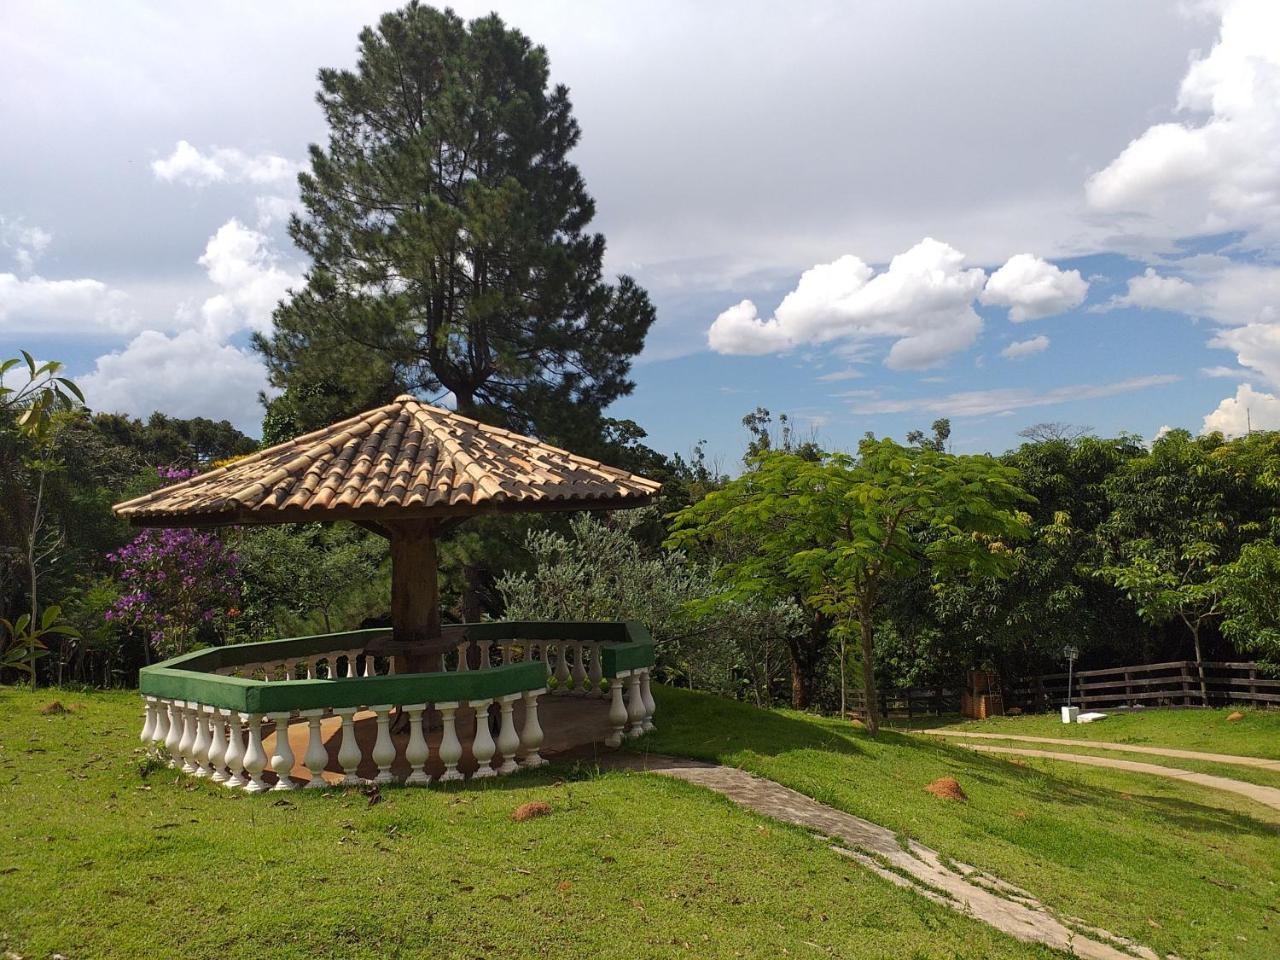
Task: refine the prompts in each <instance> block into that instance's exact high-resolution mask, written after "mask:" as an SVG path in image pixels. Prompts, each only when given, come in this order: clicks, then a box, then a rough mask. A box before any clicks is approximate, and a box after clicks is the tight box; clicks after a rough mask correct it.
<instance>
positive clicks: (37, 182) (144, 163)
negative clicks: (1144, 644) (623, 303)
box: [0, 0, 1280, 468]
mask: <svg viewBox="0 0 1280 960" xmlns="http://www.w3.org/2000/svg"><path fill="white" fill-rule="evenodd" d="M491 6H496V7H497V9H498V11H499V12H500V13H501V14H503V16H504V17H506V18H507V19H508V21H509V22H511V23H513V24H514V25H516V26H518V27H520V28H521V29H523V30H525V31H526V32H527V33H529V34H530V36H531V37H533V38H534V39H535V40H536V41H537V42H540V43H542V44H544V45H546V47H547V49H548V52H549V54H550V56H551V62H552V71H553V76H554V78H555V79H556V80H557V81H561V82H565V83H567V84H568V85H569V86H570V89H571V92H572V96H573V100H574V103H575V109H576V114H577V116H578V119H579V121H580V123H581V125H582V128H583V134H584V135H583V140H582V143H581V145H580V147H579V148H578V150H577V151H576V155H575V159H576V160H577V162H578V164H579V166H580V167H581V169H582V171H583V174H584V176H585V178H586V181H587V184H588V187H589V188H590V190H591V191H592V193H593V195H594V196H595V198H596V200H597V207H598V211H599V213H598V216H597V220H596V223H595V225H594V226H595V227H596V228H597V229H599V230H601V231H603V232H604V233H605V235H606V236H607V237H608V240H609V257H608V262H607V267H608V269H609V270H610V271H611V272H613V273H622V272H625V273H630V274H632V275H634V276H635V277H636V278H637V280H639V281H640V282H641V283H642V284H643V285H644V286H645V287H646V288H647V289H648V290H649V291H650V293H651V295H652V297H653V299H654V301H655V303H656V305H657V308H658V316H659V319H658V322H657V324H656V325H655V327H654V330H653V331H652V334H651V336H650V339H649V342H648V345H647V346H646V350H645V353H644V354H643V356H642V357H641V358H640V359H639V361H638V362H637V364H636V367H635V370H634V379H635V381H636V390H635V393H634V395H633V396H631V397H628V398H626V399H625V400H623V401H620V402H619V403H618V404H616V406H615V408H614V409H613V410H612V411H611V412H612V413H614V414H615V415H617V416H625V417H630V418H632V419H634V420H636V421H637V422H638V423H640V424H641V425H642V426H643V427H644V428H645V429H646V430H647V431H648V432H649V435H650V439H651V442H652V444H653V445H654V446H655V447H656V448H658V449H660V450H662V451H664V452H668V453H672V452H681V453H687V452H688V451H689V449H690V448H691V447H692V445H693V444H694V443H696V442H698V441H700V440H705V441H707V446H708V450H709V452H710V454H711V456H712V457H713V458H714V459H716V460H717V461H719V462H720V463H721V464H722V465H723V466H725V467H726V468H732V467H733V466H734V464H735V463H736V459H737V457H738V455H739V453H740V451H741V448H742V445H743V442H744V439H745V431H744V430H743V428H742V427H741V423H740V421H741V418H742V416H743V414H744V413H746V412H747V411H749V410H752V409H754V408H755V407H757V406H764V407H768V408H769V409H770V410H772V411H774V413H775V414H776V413H782V412H786V413H788V414H789V415H791V416H792V417H793V418H794V419H795V420H796V422H797V424H798V425H799V426H800V428H801V429H802V431H806V432H807V431H813V432H815V433H816V435H817V437H818V438H819V439H820V440H821V441H822V442H823V443H824V444H826V445H827V446H830V447H849V446H852V445H853V444H855V443H856V441H857V439H858V438H859V437H861V436H862V434H863V433H865V432H866V431H873V432H875V433H876V434H878V435H891V436H898V437H901V436H902V435H903V434H904V433H905V432H906V431H908V430H910V429H912V428H916V427H927V426H928V424H929V423H930V422H931V421H932V420H934V419H935V418H937V417H939V416H949V417H950V418H951V419H952V422H953V434H952V437H953V445H954V449H956V450H957V451H965V452H967V451H983V450H991V451H999V450H1002V449H1005V448H1007V447H1009V446H1011V445H1013V444H1015V443H1016V442H1017V441H1018V437H1017V434H1018V431H1019V430H1021V429H1023V428H1024V427H1026V426H1028V425H1030V424H1034V423H1037V422H1042V421H1061V422H1066V423H1070V424H1075V425H1081V426H1089V427H1092V428H1093V429H1094V430H1095V431H1097V432H1099V433H1104V434H1113V433H1117V432H1119V431H1130V432H1133V433H1138V434H1141V435H1143V436H1144V437H1148V438H1149V437H1151V436H1153V435H1154V434H1155V433H1156V431H1158V430H1159V429H1161V428H1163V427H1166V426H1183V427H1188V428H1190V429H1192V430H1194V431H1199V430H1203V429H1223V430H1226V431H1227V432H1232V433H1238V432H1240V431H1242V430H1243V429H1245V425H1246V423H1249V424H1252V426H1253V427H1255V428H1257V427H1280V399H1277V395H1278V391H1280V235H1278V231H1280V227H1277V224H1280V216H1278V214H1280V5H1277V4H1274V3H1269V2H1266V0H1222V2H1186V3H1172V2H1164V0H1131V2H1127V3H1125V4H1115V3H1113V2H1110V0H1072V2H1067V0H1061V2H1051V3H1040V4H1027V3H1021V2H1017V0H973V2H971V3H967V4H954V3H949V2H947V0H902V2H900V3H894V4H868V5H862V6H850V5H847V4H841V3H835V2H830V3H828V2H823V0H813V2H811V3H808V4H804V5H799V6H796V7H790V6H789V7H787V8H785V9H784V8H783V7H782V6H781V5H775V4H767V3H734V4H730V3H727V2H725V3H706V4H698V5H689V4H681V3H675V2H671V3H663V2H655V3H649V4H634V3H633V4H624V3H601V4H592V5H590V6H586V7H577V8H569V7H566V6H564V5H561V4H554V3H545V4H544V3H533V2H525V3H520V4H510V3H497V4H485V3H478V4H472V3H462V4H459V9H460V12H461V13H463V14H464V15H466V16H474V15H478V14H481V13H485V12H487V11H488V10H489V9H490V7H491ZM385 8H386V7H385V6H379V5H377V4H368V3H359V4H339V3H336V2H335V3H328V4H324V3H321V4H315V3H311V4H302V3H280V4H272V5H269V6H263V5H255V4H249V3H227V4H219V5H208V6H205V7H201V8H199V10H192V9H185V10H181V11H178V10H171V9H170V8H168V7H166V6H161V5H154V4H145V3H123V4H120V5H112V6H111V7H110V9H107V8H106V7H105V5H104V6H97V5H94V6H82V5H72V4H66V5H60V4H48V3H34V2H32V3H26V2H23V0H18V2H16V3H13V4H11V5H10V6H9V7H8V8H7V11H6V17H5V18H4V22H3V23H0V123H2V124H3V129H4V130H5V132H6V136H4V137H0V354H4V355H10V354H12V353H15V352H16V350H17V349H18V348H19V347H23V348H26V349H29V350H31V351H32V352H34V353H36V354H37V355H39V356H41V357H56V358H60V359H63V360H65V361H67V363H68V365H69V367H70V369H71V371H72V373H73V374H75V375H76V376H77V377H78V378H79V379H80V380H81V381H82V383H83V384H84V385H85V387H86V389H87V390H88V392H89V401H90V405H91V406H94V407H95V408H98V409H118V410H122V411H125V412H128V413H132V414H135V415H142V416H145V415H146V414H147V413H149V412H150V411H151V410H153V409H157V408H158V409H163V410H165V411H166V412H169V413H173V414H175V415H180V416H194V415H204V416H211V417H218V418H221V417H227V418H230V419H232V420H233V421H234V422H236V423H237V424H238V425H240V426H242V427H243V428H245V429H248V430H250V431H251V432H253V431H254V430H255V428H256V424H257V421H258V419H259V417H260V411H259V409H258V407H257V403H256V399H255V398H256V394H257V391H258V390H259V389H260V388H261V386H262V385H263V376H262V369H261V366H260V364H259V363H258V361H257V358H256V357H255V356H254V355H253V354H252V352H251V351H250V350H248V349H247V345H248V338H249V335H250V332H251V331H253V330H268V329H269V327H270V313H271V308H272V306H273V305H274V304H275V302H276V301H277V300H278V299H279V298H280V297H281V296H282V295H284V294H285V292H286V290H287V289H288V288H289V287H290V286H291V285H295V284H296V283H297V282H298V278H299V277H300V276H301V274H302V272H303V270H304V269H305V263H304V262H303V261H302V260H301V259H300V256H299V254H298V252H297V251H296V250H293V249H292V248H291V246H290V244H289V241H288V239H287V236H286V235H285V233H284V230H283V223H284V220H285V218H286V216H287V214H288V212H289V211H290V209H292V207H293V205H294V204H295V203H296V188H295V187H294V185H293V183H294V177H295V176H296V172H297V170H298V167H299V164H300V162H301V160H302V159H303V157H304V156H305V151H306V146H307V144H308V143H309V142H313V141H317V140H321V139H323V137H324V127H323V123H322V122H321V119H320V117H319V113H318V110H317V109H316V107H315V105H314V102H313V95H314V88H315V80H314V77H315V72H316V70H317V69H318V68H319V67H320V66H337V65H349V64H351V63H352V62H353V59H354V46H355V37H356V33H357V32H358V30H359V28H360V26H361V25H363V24H366V23H369V22H372V21H374V20H375V19H376V17H377V15H378V13H379V12H380V11H381V10H382V9H385ZM104 37H109V38H110V40H111V42H110V43H103V42H102V41H103V38H104Z"/></svg>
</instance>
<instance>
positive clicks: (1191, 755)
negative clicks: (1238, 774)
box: [920, 730, 1280, 772]
mask: <svg viewBox="0 0 1280 960" xmlns="http://www.w3.org/2000/svg"><path fill="white" fill-rule="evenodd" d="M920 732H921V733H923V734H928V735H929V736H934V737H963V738H965V739H972V740H1013V741H1016V742H1018V743H1047V744H1051V745H1053V746H1058V747H1092V748H1095V749H1098V750H1114V751H1116V752H1119V753H1145V754H1147V755H1148V756H1156V757H1171V758H1173V759H1175V760H1205V761H1208V762H1210V763H1225V764H1230V765H1231V766H1235V767H1256V768H1258V769H1260V770H1275V771H1277V772H1280V760H1268V759H1266V758H1264V757H1242V756H1240V755H1239V754H1235V753H1206V752H1205V751H1203V750H1179V749H1176V748H1174V747H1143V746H1138V745H1137V744H1133V743H1111V742H1108V741H1105V740H1082V739H1074V740H1073V739H1070V738H1068V737H1027V736H1018V735H1014V734H1009V733H977V732H976V731H972V730H921V731H920Z"/></svg>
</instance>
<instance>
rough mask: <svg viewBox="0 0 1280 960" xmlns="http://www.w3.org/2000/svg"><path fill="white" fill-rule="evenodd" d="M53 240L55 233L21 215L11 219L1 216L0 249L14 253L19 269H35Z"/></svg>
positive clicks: (27, 270)
mask: <svg viewBox="0 0 1280 960" xmlns="http://www.w3.org/2000/svg"><path fill="white" fill-rule="evenodd" d="M52 242H53V234H51V233H50V232H49V231H47V230H43V229H41V228H40V227H37V226H35V225H34V224H29V223H27V222H26V221H25V220H23V219H22V218H21V217H19V218H17V219H11V218H9V217H4V216H0V249H4V250H8V251H10V252H11V253H12V255H13V259H14V261H15V262H16V263H17V265H18V269H19V270H20V271H22V272H23V273H30V272H31V271H32V270H34V269H35V264H36V261H37V260H39V259H40V257H41V256H42V255H43V254H44V252H45V250H47V249H48V247H49V244H51V243H52Z"/></svg>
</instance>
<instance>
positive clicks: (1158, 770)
mask: <svg viewBox="0 0 1280 960" xmlns="http://www.w3.org/2000/svg"><path fill="white" fill-rule="evenodd" d="M963 746H965V747H967V748H968V749H970V750H977V751H978V752H979V753H996V754H1003V755H1006V756H1014V757H1040V758H1042V759H1046V760H1064V761H1066V762H1067V763H1080V764H1084V765H1085V766H1088V767H1106V768H1107V769H1109V770H1127V771H1129V772H1130V773H1147V774H1150V775H1152V776H1155V777H1167V778H1169V779H1170V780H1182V781H1183V782H1185V783H1194V784H1198V785H1199V786H1202V787H1208V788H1210V789H1211V790H1224V791H1226V792H1228V793H1238V794H1240V795H1241V796H1242V797H1248V798H1249V799H1250V800H1254V801H1256V802H1257V803H1261V804H1263V805H1265V806H1268V807H1271V808H1272V809H1274V810H1280V790H1277V789H1276V788H1275V787H1264V786H1260V785H1259V784H1256V783H1246V782H1245V781H1243V780H1232V779H1231V778H1230V777H1215V776H1214V775H1213V774H1209V773H1196V772H1195V771H1194V770H1180V769H1179V768H1177V767H1164V766H1161V765H1160V764H1158V763H1141V762H1139V761H1137V760H1121V759H1120V758H1118V757H1095V756H1092V755H1090V754H1086V753H1058V752H1056V751H1052V750H1029V749H1020V748H1018V747H989V746H987V745H985V744H978V743H966V744H963Z"/></svg>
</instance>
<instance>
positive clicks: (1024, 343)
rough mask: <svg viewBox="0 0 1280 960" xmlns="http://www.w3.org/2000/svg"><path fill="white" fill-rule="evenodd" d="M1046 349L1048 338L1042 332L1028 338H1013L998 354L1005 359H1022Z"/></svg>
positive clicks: (1047, 347)
mask: <svg viewBox="0 0 1280 960" xmlns="http://www.w3.org/2000/svg"><path fill="white" fill-rule="evenodd" d="M1048 349H1049V338H1048V337H1046V336H1044V335H1043V334H1042V335H1040V336H1038V337H1032V338H1031V339H1029V340H1015V341H1014V342H1013V343H1011V344H1009V345H1008V346H1007V347H1005V348H1004V349H1003V350H1001V351H1000V356H1002V357H1004V358H1005V359H1007V360H1022V359H1024V358H1026V357H1030V356H1032V355H1034V354H1037V353H1043V352H1044V351H1046V350H1048Z"/></svg>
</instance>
